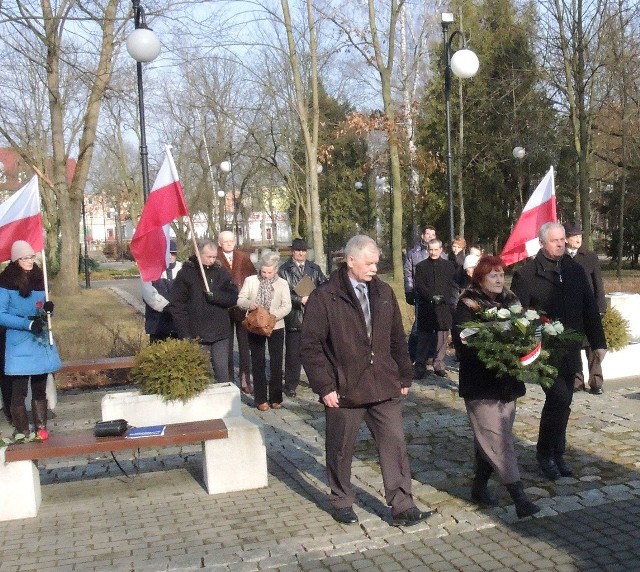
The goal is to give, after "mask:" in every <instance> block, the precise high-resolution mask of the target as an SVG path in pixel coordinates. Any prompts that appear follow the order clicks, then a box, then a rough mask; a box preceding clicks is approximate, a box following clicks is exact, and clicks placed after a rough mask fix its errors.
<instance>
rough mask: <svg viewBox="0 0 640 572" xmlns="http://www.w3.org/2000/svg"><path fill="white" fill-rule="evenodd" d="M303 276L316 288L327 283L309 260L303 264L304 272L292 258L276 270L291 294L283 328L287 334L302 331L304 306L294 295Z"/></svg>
mask: <svg viewBox="0 0 640 572" xmlns="http://www.w3.org/2000/svg"><path fill="white" fill-rule="evenodd" d="M304 275H306V276H308V277H309V278H311V281H312V282H313V283H314V284H315V285H316V287H318V286H320V284H322V283H323V282H326V281H327V278H326V276H325V275H324V274H323V273H322V270H321V269H320V267H319V266H318V265H317V264H316V263H315V262H310V261H309V260H306V261H305V263H304V272H302V271H301V270H300V267H299V266H298V263H297V262H296V261H295V260H294V259H293V258H292V257H290V258H289V260H287V261H286V262H285V263H284V264H282V266H280V268H279V269H278V276H280V278H284V279H285V280H286V281H287V282H288V283H289V292H290V293H291V312H289V314H288V315H287V316H286V317H285V319H284V325H285V328H286V330H287V331H289V332H295V331H298V330H301V329H302V318H303V317H304V306H303V305H302V296H298V294H296V292H295V287H296V286H297V285H298V282H300V280H302V278H303V276H304Z"/></svg>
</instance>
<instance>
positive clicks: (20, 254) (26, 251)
mask: <svg viewBox="0 0 640 572" xmlns="http://www.w3.org/2000/svg"><path fill="white" fill-rule="evenodd" d="M35 254H36V253H35V251H34V250H33V248H31V245H30V244H29V243H28V242H27V241H26V240H16V241H15V242H14V243H13V244H12V245H11V262H15V261H16V260H18V259H19V258H24V257H25V256H35Z"/></svg>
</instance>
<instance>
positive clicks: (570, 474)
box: [554, 457, 573, 477]
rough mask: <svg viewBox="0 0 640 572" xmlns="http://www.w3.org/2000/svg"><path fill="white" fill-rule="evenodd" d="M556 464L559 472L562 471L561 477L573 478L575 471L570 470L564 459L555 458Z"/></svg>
mask: <svg viewBox="0 0 640 572" xmlns="http://www.w3.org/2000/svg"><path fill="white" fill-rule="evenodd" d="M554 462H555V464H556V467H558V471H560V475H561V476H563V477H573V471H572V470H571V469H570V468H569V466H568V465H567V464H566V463H565V462H564V459H563V458H562V457H555V458H554Z"/></svg>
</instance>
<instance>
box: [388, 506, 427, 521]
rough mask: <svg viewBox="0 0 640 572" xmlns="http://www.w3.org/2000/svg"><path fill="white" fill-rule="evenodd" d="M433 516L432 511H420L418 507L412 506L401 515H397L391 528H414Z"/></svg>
mask: <svg viewBox="0 0 640 572" xmlns="http://www.w3.org/2000/svg"><path fill="white" fill-rule="evenodd" d="M432 514H433V511H432V510H425V511H421V510H418V507H416V506H412V507H411V508H408V509H407V510H405V511H403V512H401V513H400V514H396V516H394V517H393V519H392V520H391V526H413V525H415V524H418V523H419V522H422V521H423V520H427V519H428V518H429V517H430V516H431V515H432Z"/></svg>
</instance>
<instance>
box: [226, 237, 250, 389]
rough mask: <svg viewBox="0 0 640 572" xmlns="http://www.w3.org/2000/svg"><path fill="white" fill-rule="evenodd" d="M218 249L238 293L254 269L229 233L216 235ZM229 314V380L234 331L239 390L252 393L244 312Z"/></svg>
mask: <svg viewBox="0 0 640 572" xmlns="http://www.w3.org/2000/svg"><path fill="white" fill-rule="evenodd" d="M218 247H219V248H220V250H222V253H221V254H220V257H219V258H218V260H219V262H220V264H221V265H222V267H223V268H226V269H227V271H228V272H229V273H230V274H231V278H232V279H233V283H234V284H235V285H236V286H237V288H238V292H239V291H240V290H241V288H242V285H243V284H244V281H245V279H246V278H247V277H248V276H253V275H254V274H256V267H255V266H254V264H253V262H251V259H250V258H249V255H248V254H247V253H246V252H242V250H238V249H237V248H236V237H235V235H234V234H233V233H232V232H231V231H229V230H223V231H222V232H221V233H220V234H219V235H218ZM229 313H230V315H231V320H230V321H229V358H228V359H229V379H230V380H233V336H234V330H235V336H236V339H237V340H238V356H239V359H238V377H239V378H240V389H241V390H242V391H243V393H253V387H252V385H251V355H250V353H249V337H248V333H247V330H246V329H245V328H244V326H243V325H242V320H244V318H245V315H246V312H245V311H244V310H242V309H241V308H238V307H234V308H231V310H230V311H229Z"/></svg>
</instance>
